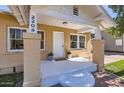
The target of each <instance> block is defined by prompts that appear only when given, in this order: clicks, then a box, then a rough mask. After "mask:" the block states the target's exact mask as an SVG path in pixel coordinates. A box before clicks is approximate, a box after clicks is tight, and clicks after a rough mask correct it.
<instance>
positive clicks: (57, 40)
mask: <svg viewBox="0 0 124 93" xmlns="http://www.w3.org/2000/svg"><path fill="white" fill-rule="evenodd" d="M53 54H54V58H63V57H65V50H64V32H57V31H54V32H53Z"/></svg>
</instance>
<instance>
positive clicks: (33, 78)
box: [11, 6, 110, 86]
mask: <svg viewBox="0 0 124 93" xmlns="http://www.w3.org/2000/svg"><path fill="white" fill-rule="evenodd" d="M17 7H19V9H20V10H21V9H22V8H25V9H28V8H27V7H28V6H26V7H25V6H17ZM17 7H14V6H12V7H11V8H12V9H13V10H14V9H15V8H17ZM56 7H58V8H56ZM79 7H80V9H81V11H80V15H79V16H78V15H77V14H76V15H74V14H71V10H72V9H73V8H74V6H62V7H60V6H30V10H29V11H27V12H26V13H25V11H22V10H21V12H20V14H21V13H22V14H23V15H22V18H21V19H20V18H19V19H18V15H17V13H16V12H17V11H14V13H15V16H16V18H17V20H18V22H19V23H20V24H22V25H23V24H27V20H29V30H27V32H26V33H24V34H23V39H24V52H23V62H24V81H23V86H39V85H40V86H43V85H44V84H43V83H42V82H43V80H42V79H44V78H40V77H44V76H43V73H45V74H44V75H48V76H49V74H50V73H49V71H53V72H52V73H54V74H55V75H56V73H64V72H63V69H64V70H65V68H67V69H66V70H69V71H71V70H72V71H73V70H75V69H77V70H80V69H82V68H86V67H87V66H86V65H87V64H88V62H86V63H83V62H82V63H76V62H74V63H73V64H72V63H71V62H68V61H67V62H53V63H51V64H50V67H49V66H48V65H47V67H45V66H44V65H43V64H42V65H41V66H40V60H41V56H42V55H40V50H41V48H40V45H43V42H42V43H40V41H41V38H42V39H43V36H41V35H40V34H39V33H38V29H37V28H39V27H38V24H45V25H51V26H54V27H57V28H58V27H59V28H67V29H68V30H69V29H73V33H72V32H71V31H68V30H67V29H66V30H65V31H58V30H55V29H54V28H53V27H51V28H52V31H51V30H48V31H49V32H48V33H47V34H49V36H52V38H49V36H47V38H48V41H49V40H50V42H49V43H52V45H50V46H49V44H48V42H47V44H48V45H47V46H48V47H50V49H51V50H49V49H48V51H50V52H53V53H54V58H56V57H63V56H64V57H65V56H66V52H68V51H71V52H73V53H75V54H76V53H78V54H81V55H80V56H83V51H82V50H83V49H84V50H85V49H87V51H88V52H89V53H91V50H90V47H89V46H88V44H86V42H87V41H86V40H87V39H86V36H83V35H84V34H85V33H86V32H90V31H91V30H94V31H95V40H93V56H92V61H93V62H94V63H96V64H97V67H96V66H95V70H96V69H97V70H98V71H103V66H104V41H103V40H101V32H100V31H101V28H102V29H103V28H104V26H101V25H103V24H104V22H103V23H100V24H99V21H100V22H102V21H101V20H107V18H108V16H106V15H105V14H104V13H103V11H99V9H98V11H97V12H98V14H99V13H100V16H98V14H93V15H92V16H90V14H91V13H87V12H86V11H85V10H83V9H84V7H85V6H79ZM86 8H87V9H88V12H89V10H90V9H89V7H88V6H87V7H86ZM90 8H91V9H92V7H90ZM94 8H95V9H97V8H100V7H98V6H95V7H94ZM66 9H69V10H67V11H68V12H67V11H66V12H65V10H66ZM101 10H102V9H101ZM46 11H47V12H46ZM27 13H28V14H30V17H29V16H28V18H27V20H26V17H27V16H25V15H27ZM85 13H86V14H85ZM101 13H102V15H101ZM22 20H23V21H22ZM109 21H110V20H109ZM106 22H108V20H107V21H105V23H106ZM106 27H108V26H106V25H105V28H106ZM41 28H42V26H41ZM46 29H47V28H45V30H46ZM51 32H52V33H51ZM63 32H64V33H63ZM74 33H75V34H76V35H75V34H74ZM69 39H70V40H69ZM64 41H66V43H65V42H64ZM89 41H91V39H89ZM89 45H91V42H90V43H89ZM46 49H47V48H46ZM75 49H76V50H75ZM48 51H46V52H48ZM75 51H76V52H75ZM77 51H78V52H77ZM46 52H45V53H46ZM49 63H50V62H49ZM68 63H69V64H70V63H71V64H70V65H69V64H68ZM45 64H47V62H45ZM81 64H83V65H81ZM90 64H93V63H91V62H90ZM51 65H53V67H52V69H51ZM55 65H58V66H55ZM61 66H62V67H63V68H62V72H61V71H59V69H60V68H61ZM69 66H70V67H69ZM48 67H49V68H48ZM43 68H45V70H43ZM46 68H48V69H46ZM70 68H73V69H70ZM79 68H80V69H79ZM89 68H90V67H88V69H87V70H90V69H89ZM55 70H57V71H58V72H56V71H55ZM60 70H61V69H60ZM83 70H84V69H83ZM65 72H66V71H65ZM87 72H88V71H87ZM91 72H92V71H91ZM41 73H42V74H41ZM46 77H47V76H46ZM53 78H54V77H53ZM40 80H41V81H40Z"/></svg>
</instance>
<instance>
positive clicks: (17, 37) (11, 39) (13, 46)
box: [8, 27, 45, 51]
mask: <svg viewBox="0 0 124 93" xmlns="http://www.w3.org/2000/svg"><path fill="white" fill-rule="evenodd" d="M26 30H27V29H25V28H16V27H9V28H8V50H9V51H22V50H23V32H26ZM38 33H40V34H41V37H42V38H41V49H44V48H45V44H44V43H45V42H44V40H45V38H44V32H42V31H38Z"/></svg>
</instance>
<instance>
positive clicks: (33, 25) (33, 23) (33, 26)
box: [31, 15, 36, 32]
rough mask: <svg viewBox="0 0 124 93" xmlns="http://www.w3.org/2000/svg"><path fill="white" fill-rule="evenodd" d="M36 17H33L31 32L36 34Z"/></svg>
mask: <svg viewBox="0 0 124 93" xmlns="http://www.w3.org/2000/svg"><path fill="white" fill-rule="evenodd" d="M35 20H36V19H35V16H34V15H32V16H31V32H35V23H36V22H35Z"/></svg>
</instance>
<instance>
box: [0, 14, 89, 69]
mask: <svg viewBox="0 0 124 93" xmlns="http://www.w3.org/2000/svg"><path fill="white" fill-rule="evenodd" d="M9 26H13V27H20V25H19V24H18V22H17V21H16V19H15V18H14V17H13V16H10V15H5V14H0V68H3V67H13V66H20V65H23V52H8V51H7V27H9ZM25 27H26V26H25ZM38 29H39V30H44V31H45V50H44V51H41V59H46V57H47V54H48V53H49V52H52V49H53V43H52V42H53V31H62V32H64V35H65V50H70V33H76V31H75V30H73V29H66V28H61V27H54V26H48V25H42V24H38ZM85 34H86V38H87V39H86V40H87V43H86V44H87V48H86V49H82V50H71V52H72V54H73V56H83V57H89V53H90V52H89V51H88V50H89V49H90V33H85Z"/></svg>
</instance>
